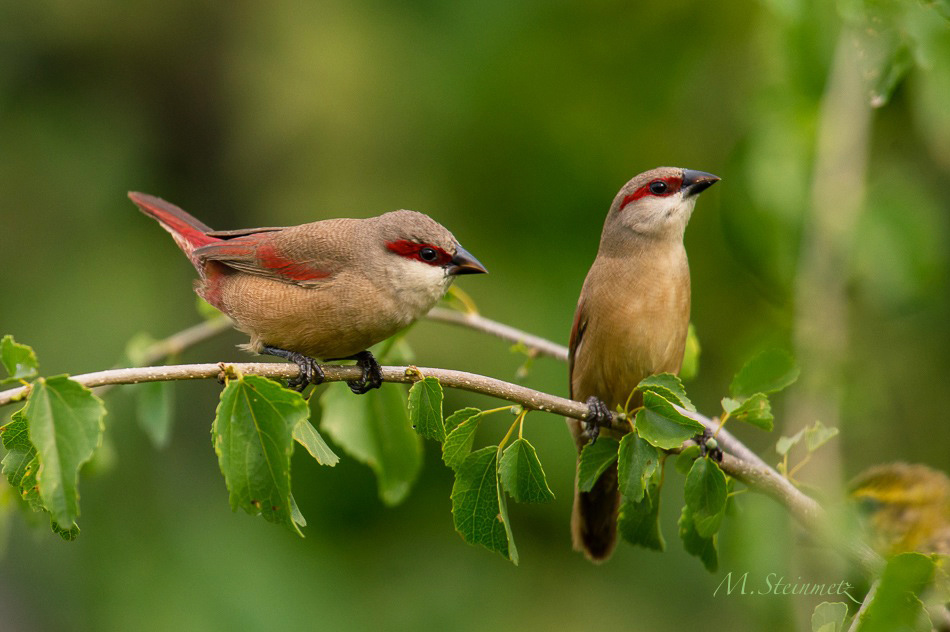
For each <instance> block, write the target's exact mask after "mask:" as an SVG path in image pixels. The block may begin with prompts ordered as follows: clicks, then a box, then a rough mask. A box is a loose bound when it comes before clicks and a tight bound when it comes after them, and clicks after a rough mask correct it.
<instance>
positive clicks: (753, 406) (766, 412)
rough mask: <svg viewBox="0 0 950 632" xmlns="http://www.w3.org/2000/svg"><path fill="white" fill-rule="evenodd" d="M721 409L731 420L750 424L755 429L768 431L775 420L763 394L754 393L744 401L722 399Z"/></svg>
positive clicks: (767, 398)
mask: <svg viewBox="0 0 950 632" xmlns="http://www.w3.org/2000/svg"><path fill="white" fill-rule="evenodd" d="M722 409H723V410H724V411H726V412H727V413H729V416H730V417H732V418H733V419H736V420H738V421H744V422H746V423H748V424H752V425H753V426H755V427H756V428H761V429H763V430H768V431H771V430H772V428H773V424H774V421H775V418H774V417H773V416H772V405H771V404H770V403H769V397H768V395H766V394H765V393H756V394H754V395H752V396H751V397H749V398H748V399H746V400H745V401H740V400H737V399H732V398H731V397H723V398H722Z"/></svg>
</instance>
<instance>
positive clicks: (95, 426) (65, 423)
mask: <svg viewBox="0 0 950 632" xmlns="http://www.w3.org/2000/svg"><path fill="white" fill-rule="evenodd" d="M22 412H23V417H25V418H26V420H27V423H28V425H29V435H30V442H31V443H32V444H33V446H34V447H35V448H36V454H37V459H38V461H39V469H38V470H37V472H36V482H37V485H38V487H39V493H40V498H42V499H43V504H44V505H45V507H46V509H47V510H48V511H49V512H50V515H51V516H52V519H53V520H54V521H55V522H56V523H57V524H58V525H60V526H61V527H63V528H65V529H67V530H68V529H70V528H72V527H73V526H74V525H75V523H76V519H77V518H78V517H79V468H80V467H82V465H83V463H85V462H86V461H88V460H89V459H91V458H92V454H93V452H95V450H96V448H97V447H98V446H99V442H100V441H101V439H102V432H103V428H104V426H103V423H102V420H103V417H105V414H106V409H105V406H103V404H102V400H101V399H99V398H98V397H96V396H95V395H93V394H92V391H90V390H89V389H87V388H86V387H85V386H83V385H81V384H79V383H78V382H74V381H72V380H70V379H69V377H67V376H65V375H59V376H56V377H51V378H39V379H37V380H36V381H35V382H34V383H33V389H32V390H31V391H30V396H29V398H27V401H26V406H25V407H24V408H23V411H22Z"/></svg>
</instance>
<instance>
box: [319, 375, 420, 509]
mask: <svg viewBox="0 0 950 632" xmlns="http://www.w3.org/2000/svg"><path fill="white" fill-rule="evenodd" d="M320 406H321V407H322V409H323V415H322V418H321V420H320V429H321V430H322V431H323V432H324V433H325V434H327V435H329V436H330V437H331V438H332V439H333V441H335V442H336V443H337V445H339V446H340V447H341V448H343V449H344V450H345V451H346V452H347V453H348V454H349V455H350V456H352V457H354V458H355V459H357V460H358V461H360V462H361V463H365V464H366V465H368V466H369V467H370V468H372V470H373V472H374V473H375V474H376V483H377V486H378V488H379V496H380V498H381V499H382V501H383V502H384V503H386V504H387V505H398V504H399V503H401V502H402V501H403V500H404V499H405V498H406V496H408V495H409V491H410V490H411V489H412V484H413V483H414V482H415V480H416V477H418V475H419V470H420V468H421V467H422V440H421V439H420V438H419V435H417V434H416V433H415V432H414V431H413V430H412V427H411V426H410V425H409V415H408V414H407V412H406V391H405V390H404V389H402V388H400V387H397V386H394V385H386V386H383V388H380V389H377V390H372V391H370V392H369V393H366V394H365V395H353V393H351V392H350V389H349V388H348V387H347V386H346V384H344V383H342V382H336V383H334V384H329V385H327V388H326V390H325V391H324V392H323V395H322V396H321V397H320Z"/></svg>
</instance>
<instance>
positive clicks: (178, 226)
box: [129, 191, 221, 271]
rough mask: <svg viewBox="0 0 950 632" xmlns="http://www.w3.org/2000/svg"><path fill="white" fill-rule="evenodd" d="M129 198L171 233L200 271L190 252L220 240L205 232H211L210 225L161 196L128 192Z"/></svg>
mask: <svg viewBox="0 0 950 632" xmlns="http://www.w3.org/2000/svg"><path fill="white" fill-rule="evenodd" d="M129 199H130V200H132V201H133V202H135V205H136V206H138V207H139V209H141V211H142V212H143V213H145V214H146V215H148V216H149V217H152V218H154V219H156V220H158V223H159V224H161V225H162V228H164V229H165V230H167V231H168V232H169V233H171V236H172V237H173V238H174V239H175V243H176V244H178V247H179V248H181V249H182V251H183V252H184V253H185V254H186V255H188V258H189V259H191V262H192V263H193V264H194V265H195V267H196V268H198V269H199V271H201V267H200V266H199V265H198V263H197V261H196V260H195V258H194V257H192V253H193V252H194V251H195V250H196V249H198V248H200V247H202V246H207V245H208V244H210V243H214V242H217V241H221V240H220V239H218V238H216V237H210V236H208V235H206V234H205V233H209V232H211V230H212V229H211V227H210V226H208V225H207V224H205V223H203V222H202V221H200V220H199V219H197V218H195V217H192V216H191V215H189V214H188V213H186V212H185V211H183V210H182V209H180V208H178V207H177V206H175V205H174V204H170V203H169V202H166V201H165V200H163V199H161V198H157V197H155V196H154V195H148V194H146V193H136V192H135V191H130V192H129Z"/></svg>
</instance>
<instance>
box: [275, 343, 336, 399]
mask: <svg viewBox="0 0 950 632" xmlns="http://www.w3.org/2000/svg"><path fill="white" fill-rule="evenodd" d="M261 353H266V354H267V355H272V356H277V357H278V358H283V359H285V360H290V361H291V362H293V363H294V364H296V365H297V366H298V367H299V368H300V375H298V376H297V377H294V378H291V379H289V380H287V386H288V387H289V388H292V389H294V390H295V391H302V390H303V389H305V388H306V387H307V384H322V383H323V380H324V379H326V376H325V375H324V374H323V369H321V368H320V365H319V364H317V361H316V360H314V359H313V358H311V357H310V356H305V355H304V354H302V353H298V352H297V351H287V350H286V349H281V348H279V347H271V346H269V345H264V346H263V347H262V348H261Z"/></svg>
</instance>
